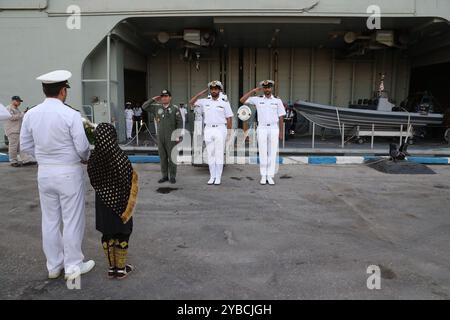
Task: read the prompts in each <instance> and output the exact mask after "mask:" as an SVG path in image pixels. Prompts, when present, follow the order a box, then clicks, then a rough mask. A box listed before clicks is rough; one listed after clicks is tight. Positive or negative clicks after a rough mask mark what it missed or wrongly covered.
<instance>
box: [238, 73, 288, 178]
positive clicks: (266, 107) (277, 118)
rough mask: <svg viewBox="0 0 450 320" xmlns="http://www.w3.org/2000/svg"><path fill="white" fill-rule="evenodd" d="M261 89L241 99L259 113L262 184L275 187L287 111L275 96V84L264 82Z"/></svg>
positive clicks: (252, 91)
mask: <svg viewBox="0 0 450 320" xmlns="http://www.w3.org/2000/svg"><path fill="white" fill-rule="evenodd" d="M259 85H260V87H259V88H255V89H253V90H251V91H250V92H248V93H247V94H245V95H244V96H243V97H242V98H241V103H242V104H245V105H254V106H256V110H257V113H258V130H257V134H258V148H259V161H260V171H261V184H262V185H265V184H267V182H268V183H269V184H270V185H274V184H275V181H274V180H273V179H274V177H275V171H276V167H277V164H276V161H277V155H278V146H279V140H281V139H283V132H282V130H281V128H283V122H284V116H285V115H286V110H285V108H284V105H283V101H281V99H279V98H278V97H275V96H274V95H273V87H274V85H275V82H274V81H272V80H265V81H262V82H261V83H260V84H259ZM261 90H263V91H264V95H262V96H259V97H256V96H254V97H251V95H253V94H255V93H257V92H258V91H261Z"/></svg>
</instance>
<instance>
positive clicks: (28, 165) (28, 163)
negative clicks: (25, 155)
mask: <svg viewBox="0 0 450 320" xmlns="http://www.w3.org/2000/svg"><path fill="white" fill-rule="evenodd" d="M35 165H37V162H36V161H31V162H26V163H24V164H23V166H24V167H30V166H35Z"/></svg>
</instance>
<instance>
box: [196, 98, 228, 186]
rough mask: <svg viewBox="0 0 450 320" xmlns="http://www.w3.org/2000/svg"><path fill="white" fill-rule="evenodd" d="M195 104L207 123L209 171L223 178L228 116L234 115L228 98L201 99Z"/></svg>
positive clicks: (206, 140) (213, 175)
mask: <svg viewBox="0 0 450 320" xmlns="http://www.w3.org/2000/svg"><path fill="white" fill-rule="evenodd" d="M195 105H196V106H197V107H198V112H201V113H202V114H203V119H204V123H205V142H206V150H207V152H208V164H209V172H210V174H211V178H212V179H219V180H220V179H221V178H222V173H223V165H224V158H225V157H224V153H225V143H226V139H227V126H226V124H227V118H232V117H233V111H232V110H231V105H230V103H229V102H228V100H227V99H226V98H224V97H219V98H218V99H217V100H214V99H213V98H207V99H200V100H198V101H197V102H196V103H195Z"/></svg>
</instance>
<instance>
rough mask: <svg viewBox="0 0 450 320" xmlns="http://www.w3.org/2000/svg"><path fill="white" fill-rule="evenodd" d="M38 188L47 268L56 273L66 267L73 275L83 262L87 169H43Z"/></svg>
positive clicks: (76, 167)
mask: <svg viewBox="0 0 450 320" xmlns="http://www.w3.org/2000/svg"><path fill="white" fill-rule="evenodd" d="M38 185H39V197H40V202H41V211H42V241H43V248H44V253H45V256H46V258H47V269H48V271H49V272H55V271H57V270H60V269H62V268H63V267H64V269H65V271H66V273H71V272H73V270H74V268H75V267H79V266H80V264H81V263H82V262H83V260H84V256H83V253H82V251H81V244H82V241H83V237H84V229H85V223H86V222H85V201H84V197H85V179H84V170H83V168H82V166H81V165H74V166H72V167H69V166H67V167H66V166H64V167H63V166H40V167H39V173H38ZM61 227H62V228H61ZM61 230H62V232H61Z"/></svg>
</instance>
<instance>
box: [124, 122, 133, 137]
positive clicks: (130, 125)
mask: <svg viewBox="0 0 450 320" xmlns="http://www.w3.org/2000/svg"><path fill="white" fill-rule="evenodd" d="M126 123H127V139H131V138H132V134H133V124H134V122H133V120H130V119H126Z"/></svg>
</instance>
